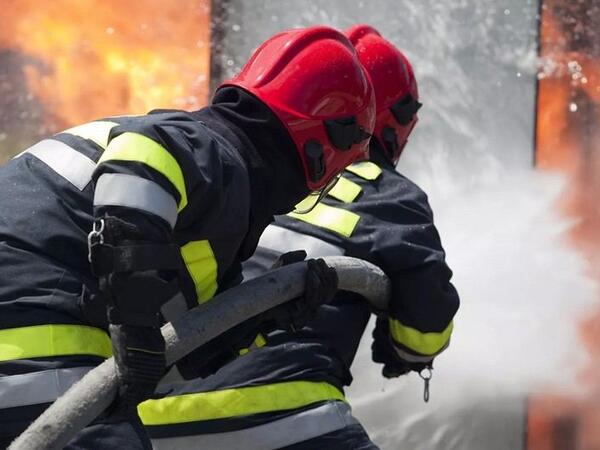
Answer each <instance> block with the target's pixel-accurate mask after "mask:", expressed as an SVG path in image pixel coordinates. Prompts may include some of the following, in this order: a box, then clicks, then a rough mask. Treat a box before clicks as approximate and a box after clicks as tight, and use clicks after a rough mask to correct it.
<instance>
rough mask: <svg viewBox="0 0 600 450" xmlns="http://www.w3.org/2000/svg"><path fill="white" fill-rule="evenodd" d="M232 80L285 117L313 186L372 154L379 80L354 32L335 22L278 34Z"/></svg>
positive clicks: (229, 82)
mask: <svg viewBox="0 0 600 450" xmlns="http://www.w3.org/2000/svg"><path fill="white" fill-rule="evenodd" d="M224 86H237V87H240V88H242V89H244V90H246V91H248V92H250V93H251V94H253V95H254V96H255V97H257V98H258V99H260V100H261V101H262V102H263V103H265V104H266V105H267V106H268V107H269V108H270V109H271V110H272V111H273V112H274V113H275V114H276V115H277V117H278V118H279V119H280V120H281V122H283V123H284V124H285V126H286V128H287V130H288V132H289V133H290V135H291V137H292V139H293V140H294V143H295V144H296V149H297V151H298V153H299V155H300V159H301V160H302V164H303V165H304V171H305V175H306V184H307V186H308V188H309V189H311V190H318V189H321V188H323V187H324V186H326V185H327V183H329V181H331V180H332V179H333V178H334V177H335V176H336V175H337V174H338V173H340V172H341V171H342V170H343V169H344V168H345V167H346V166H348V165H349V164H351V163H353V162H355V161H357V160H360V159H366V158H368V156H369V150H368V144H369V137H370V135H371V134H372V133H373V127H374V125H375V94H374V92H373V86H372V85H371V82H370V80H369V76H368V75H367V74H366V72H365V71H364V69H363V68H362V65H361V64H360V61H359V60H358V57H357V54H356V50H355V49H354V47H353V46H352V44H351V43H350V41H349V40H348V38H346V36H344V35H343V34H342V33H340V32H339V31H337V30H335V29H333V28H330V27H325V26H316V27H310V28H303V29H296V30H289V31H285V32H283V33H279V34H276V35H275V36H273V37H271V38H270V39H268V40H267V41H266V42H265V43H263V44H262V45H261V46H260V47H259V48H258V49H257V50H256V51H255V52H254V54H253V55H252V57H251V58H250V60H249V61H248V62H247V63H246V65H245V66H244V67H243V69H242V71H241V72H240V74H239V75H237V76H236V77H234V78H233V79H231V80H229V81H226V82H225V83H223V84H222V85H221V86H219V88H221V87H224Z"/></svg>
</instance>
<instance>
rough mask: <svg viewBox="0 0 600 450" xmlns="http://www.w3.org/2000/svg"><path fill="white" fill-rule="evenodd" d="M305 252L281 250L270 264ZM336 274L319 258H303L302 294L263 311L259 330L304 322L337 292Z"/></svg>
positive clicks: (296, 258)
mask: <svg viewBox="0 0 600 450" xmlns="http://www.w3.org/2000/svg"><path fill="white" fill-rule="evenodd" d="M305 257H306V252H305V251H304V250H297V251H293V252H288V253H284V254H282V255H281V256H280V257H279V258H278V259H277V261H275V263H274V264H273V267H272V269H277V268H279V267H282V266H286V265H289V264H293V263H296V262H300V261H302V260H304V258H305ZM337 286H338V277H337V273H336V271H335V269H333V268H332V267H329V266H328V265H327V264H326V263H325V261H324V260H322V259H320V258H319V259H309V260H308V261H306V278H305V284H304V294H303V295H302V297H299V298H297V299H294V300H290V301H288V302H286V303H284V304H283V305H280V306H277V307H276V308H273V309H271V310H269V311H267V312H265V313H264V314H263V315H262V317H261V319H262V322H263V325H262V326H261V330H262V331H263V332H264V333H268V332H269V331H272V330H274V329H288V328H290V329H291V330H298V329H300V328H302V327H303V326H305V325H306V324H307V323H308V321H309V320H310V319H311V318H313V317H314V316H315V314H316V312H317V308H318V307H319V306H321V305H322V304H324V303H329V302H330V301H331V300H333V297H334V296H335V294H336V292H337Z"/></svg>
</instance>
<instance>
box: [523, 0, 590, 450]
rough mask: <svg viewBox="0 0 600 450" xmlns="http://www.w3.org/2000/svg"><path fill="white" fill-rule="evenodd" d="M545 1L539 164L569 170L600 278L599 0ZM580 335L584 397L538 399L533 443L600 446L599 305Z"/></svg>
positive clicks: (579, 236)
mask: <svg viewBox="0 0 600 450" xmlns="http://www.w3.org/2000/svg"><path fill="white" fill-rule="evenodd" d="M544 6H545V7H544V12H543V15H542V29H541V44H542V46H541V49H542V55H541V56H542V58H543V60H544V61H545V64H544V69H545V70H544V71H542V73H541V75H540V88H539V101H538V127H537V144H538V145H537V162H538V167H540V168H542V169H551V170H559V171H562V172H563V173H564V174H566V175H567V176H568V177H569V179H570V183H569V189H568V191H567V192H566V193H565V195H564V198H563V204H562V205H561V206H562V208H563V210H564V211H565V213H566V214H568V215H569V216H571V217H574V218H576V220H577V225H576V226H575V227H574V228H573V231H572V232H571V236H570V238H571V240H572V242H573V243H574V245H575V246H576V247H577V248H578V249H579V250H580V251H581V252H582V254H584V255H585V257H586V258H587V259H588V261H589V263H590V264H589V273H590V275H591V276H592V277H593V278H595V279H596V280H600V207H599V206H598V205H600V203H599V202H598V199H599V198H600V31H599V30H600V6H599V5H598V4H597V2H596V3H595V2H594V1H585V0H584V1H579V2H570V1H569V0H546V1H545V2H544ZM565 301H569V299H565ZM580 334H581V337H582V345H583V346H584V347H585V348H586V349H587V351H588V353H589V355H590V358H589V364H588V367H586V368H584V370H583V371H581V373H580V379H581V383H582V387H583V388H584V389H585V391H586V392H585V398H579V399H573V398H565V397H563V396H559V395H544V396H537V397H535V398H533V399H532V400H531V401H530V404H529V417H528V448H529V449H530V450H554V449H563V448H565V449H566V448H569V449H571V448H573V449H590V450H592V449H598V448H600V429H598V426H597V424H598V420H600V402H599V400H600V377H599V376H598V375H599V373H600V307H598V308H597V311H595V312H594V311H591V312H590V314H589V317H588V318H587V319H586V320H585V321H584V322H583V323H582V324H581V328H580ZM549 339H551V336H549ZM549 345H550V346H551V344H549ZM549 348H550V347H549ZM578 369H579V368H576V367H565V370H567V371H572V370H578Z"/></svg>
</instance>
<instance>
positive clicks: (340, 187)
mask: <svg viewBox="0 0 600 450" xmlns="http://www.w3.org/2000/svg"><path fill="white" fill-rule="evenodd" d="M361 191H362V188H361V187H360V186H359V185H358V184H356V183H355V182H354V181H350V180H349V179H348V178H344V177H340V179H339V180H338V182H337V183H336V185H335V186H334V187H333V189H331V190H330V191H329V192H328V193H327V195H329V196H331V197H333V198H335V199H336V200H339V201H340V202H344V203H352V202H353V201H354V200H355V199H356V197H358V195H359V194H360V192H361Z"/></svg>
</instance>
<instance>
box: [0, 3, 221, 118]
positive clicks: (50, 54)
mask: <svg viewBox="0 0 600 450" xmlns="http://www.w3.org/2000/svg"><path fill="white" fill-rule="evenodd" d="M209 40H210V1H209V0H177V1H176V2H166V1H164V0H138V1H135V2H133V1H122V0H102V1H97V0H52V1H45V0H2V14H1V15H0V52H1V51H2V50H4V51H6V50H7V49H9V50H11V51H18V52H20V53H21V54H24V55H27V57H28V61H29V62H28V63H27V64H25V66H24V68H23V72H24V75H25V77H26V80H27V86H28V89H29V91H30V93H31V94H33V95H34V96H35V97H36V98H37V100H38V101H39V102H40V103H41V104H42V105H43V107H44V110H45V111H49V112H50V113H51V115H52V116H53V118H54V119H55V120H56V122H58V123H59V125H60V126H61V127H63V126H71V125H75V124H78V123H81V122H85V121H89V120H92V119H96V118H99V117H105V116H109V115H119V114H140V113H145V112H147V111H148V110H151V109H154V108H182V109H192V108H198V107H200V106H202V105H203V104H205V102H206V100H207V94H208V72H209V56H210V42H209Z"/></svg>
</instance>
